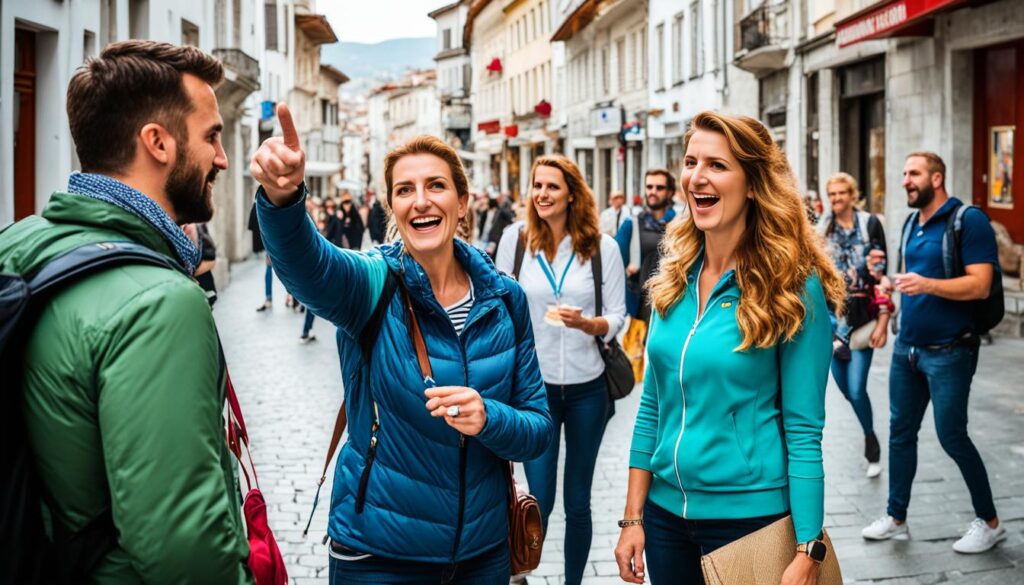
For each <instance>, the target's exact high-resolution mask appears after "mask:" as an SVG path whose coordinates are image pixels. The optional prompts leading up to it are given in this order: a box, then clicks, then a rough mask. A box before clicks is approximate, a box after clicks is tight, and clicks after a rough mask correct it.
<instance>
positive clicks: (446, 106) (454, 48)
mask: <svg viewBox="0 0 1024 585" xmlns="http://www.w3.org/2000/svg"><path fill="white" fill-rule="evenodd" d="M469 5H470V0H458V1H456V2H453V3H451V4H448V5H447V6H443V7H441V8H438V9H437V10H434V11H433V12H431V13H430V14H429V15H428V16H430V17H431V18H433V19H434V21H435V22H436V23H437V53H436V54H435V55H434V62H436V63H437V99H438V100H439V101H440V105H441V127H442V129H443V130H444V139H445V141H446V142H448V144H450V145H452V147H453V148H455V149H456V150H460V151H464V149H465V148H466V147H467V145H468V144H469V141H470V126H471V124H472V120H473V116H472V108H471V107H470V102H469V85H470V77H471V75H472V72H471V66H470V60H469V50H468V49H466V47H465V46H464V45H463V42H462V41H463V34H462V33H463V29H464V28H465V26H466V17H467V16H468V14H469ZM464 152H465V151H464ZM467 162H471V161H467ZM467 166H469V165H467Z"/></svg>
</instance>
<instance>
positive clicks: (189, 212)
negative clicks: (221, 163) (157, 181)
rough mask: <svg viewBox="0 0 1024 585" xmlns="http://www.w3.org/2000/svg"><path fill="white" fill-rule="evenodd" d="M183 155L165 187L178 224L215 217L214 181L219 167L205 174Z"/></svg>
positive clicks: (203, 220)
mask: <svg viewBox="0 0 1024 585" xmlns="http://www.w3.org/2000/svg"><path fill="white" fill-rule="evenodd" d="M190 162H191V161H189V160H187V157H184V156H183V157H181V158H179V159H178V162H177V163H175V165H174V168H173V169H172V170H171V175H170V176H169V177H167V183H166V185H165V186H164V191H166V192H167V200H168V201H169V202H170V204H171V208H172V209H174V214H175V215H176V216H177V217H176V219H177V222H178V223H179V224H186V223H205V222H207V221H210V219H211V218H212V217H213V185H212V183H213V181H214V179H215V178H216V177H217V172H218V171H217V169H216V167H215V168H213V169H211V170H210V172H209V173H207V174H206V176H205V177H204V176H203V171H202V169H200V168H199V165H192V164H189V163H190Z"/></svg>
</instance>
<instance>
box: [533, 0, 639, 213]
mask: <svg viewBox="0 0 1024 585" xmlns="http://www.w3.org/2000/svg"><path fill="white" fill-rule="evenodd" d="M562 8H563V9H562V10H561V11H560V12H559V13H558V14H557V16H556V19H557V22H558V27H557V29H556V30H555V32H554V34H553V36H552V40H553V41H562V42H564V63H565V64H564V75H563V77H562V82H561V83H562V91H563V92H564V97H563V99H564V100H565V101H566V103H567V106H566V117H565V118H566V122H567V124H566V128H565V130H564V136H565V151H566V154H567V155H569V156H570V157H571V158H573V159H574V160H575V161H576V163H577V164H578V165H579V166H580V170H581V171H583V174H584V177H585V178H586V180H587V182H588V183H589V184H590V186H591V188H592V189H593V190H594V194H595V196H596V197H597V200H598V202H599V206H600V207H602V208H603V207H606V206H607V204H608V196H609V195H610V194H611V193H612V192H614V191H620V190H621V191H625V192H626V194H627V197H629V198H632V196H633V195H642V194H643V187H642V182H643V173H644V170H645V168H646V158H645V155H644V151H645V143H646V136H647V129H646V121H647V110H648V106H647V104H648V101H649V95H648V90H647V86H648V77H649V65H648V57H647V55H648V31H647V14H648V13H647V10H648V8H647V2H644V1H641V0H617V1H611V2H609V1H605V2H599V1H593V0H583V1H579V0H577V1H576V2H573V3H566V4H563V5H562Z"/></svg>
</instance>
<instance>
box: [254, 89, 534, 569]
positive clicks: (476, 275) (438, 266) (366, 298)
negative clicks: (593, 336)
mask: <svg viewBox="0 0 1024 585" xmlns="http://www.w3.org/2000/svg"><path fill="white" fill-rule="evenodd" d="M278 116H279V119H280V120H281V125H282V129H283V130H284V135H283V136H282V137H276V138H271V139H268V140H267V141H266V142H264V143H263V145H262V146H261V147H260V149H259V150H258V151H257V152H256V154H255V155H254V156H253V159H252V164H251V167H250V168H251V170H252V174H253V177H254V178H256V179H257V180H258V181H259V182H260V184H261V185H262V187H261V188H260V190H259V191H258V192H257V213H258V215H259V222H260V228H261V230H262V233H263V238H264V242H265V245H266V248H267V251H268V252H269V254H270V257H271V258H272V260H273V263H274V266H275V268H276V269H277V271H278V274H279V275H280V278H281V280H282V281H283V282H284V283H285V286H287V288H288V290H290V291H292V292H293V293H294V295H295V296H296V298H298V299H299V300H300V301H301V302H302V303H303V304H304V305H306V306H307V307H308V308H309V309H310V310H312V311H313V312H314V313H316V314H317V315H318V316H320V317H322V318H324V319H327V320H328V321H330V322H332V323H334V324H335V325H337V327H338V348H339V354H340V358H341V369H342V377H343V381H344V386H345V394H346V410H347V414H348V421H349V427H348V429H349V435H348V440H347V442H346V443H345V445H344V446H343V447H342V450H341V454H340V455H339V457H338V461H337V465H336V468H335V473H334V492H333V494H332V496H331V510H330V517H329V522H328V527H327V532H328V535H329V536H330V539H331V549H330V555H331V558H330V581H331V583H332V585H339V584H347V583H371V582H372V583H423V584H426V583H474V584H476V583H480V584H490V583H494V584H499V583H500V584H505V583H508V579H509V572H510V563H509V551H508V528H507V517H506V515H507V498H508V484H507V480H506V477H505V471H504V468H503V465H507V464H506V463H505V461H507V460H513V461H522V460H529V459H532V458H535V457H538V456H539V455H540V454H541V453H543V452H544V449H545V447H546V446H547V444H548V443H549V442H550V440H551V434H552V429H553V426H552V422H551V417H550V415H549V413H548V409H547V399H546V396H545V390H544V382H543V380H542V379H541V375H540V370H539V368H538V365H537V357H536V353H535V351H534V341H533V331H532V329H531V326H530V317H529V312H528V308H527V304H526V299H525V298H524V296H523V292H522V290H521V289H520V288H519V286H518V285H517V284H515V282H514V281H513V280H511V279H510V278H508V277H505V276H503V275H501V274H500V273H499V272H498V271H497V270H496V269H495V268H494V265H493V264H492V263H491V261H490V259H489V258H488V257H487V256H486V255H485V254H484V253H482V252H480V251H478V250H476V249H474V248H472V247H471V246H469V245H468V244H466V243H464V242H462V241H459V240H456V239H455V237H454V236H455V233H456V229H457V227H458V224H459V221H460V218H462V217H463V216H464V215H465V214H466V213H467V212H468V205H469V186H468V180H467V178H466V173H465V170H464V169H463V167H462V163H461V161H460V159H459V157H458V154H457V153H456V152H455V151H454V150H453V149H452V148H451V147H449V146H448V145H447V144H445V143H444V142H442V141H440V140H438V139H436V138H433V137H427V136H421V137H418V138H415V139H413V140H411V141H410V142H409V143H407V144H406V145H405V146H403V147H400V148H398V149H396V150H394V151H392V152H391V153H389V154H388V156H387V158H386V160H385V171H384V172H385V182H386V184H387V201H388V204H389V206H390V207H391V209H392V211H393V213H394V215H395V220H396V223H397V227H398V231H399V234H400V235H401V241H400V242H398V243H395V244H392V245H388V246H381V247H379V248H376V249H374V250H372V251H370V252H369V253H366V254H362V253H358V252H354V251H351V250H341V249H338V248H337V247H335V246H333V245H331V244H330V243H329V242H327V241H326V240H325V239H323V237H321V236H320V235H319V234H318V233H317V232H316V229H315V228H314V227H313V225H312V224H311V223H310V222H309V220H308V219H306V215H305V212H304V210H303V204H302V200H303V198H304V197H305V196H306V189H305V186H304V184H303V174H302V173H303V167H304V155H303V153H302V151H301V147H300V146H299V144H300V143H299V140H298V136H297V135H296V133H295V130H294V126H293V125H292V123H291V116H290V114H289V113H288V110H287V107H285V106H280V107H279V108H278ZM389 278H398V279H401V281H403V282H404V286H405V287H406V289H407V290H408V291H409V297H410V299H411V303H412V306H413V310H414V312H415V315H416V318H417V320H418V322H419V326H420V328H421V330H422V332H423V337H424V339H425V342H426V349H427V353H428V355H429V358H430V363H431V366H432V370H433V380H434V382H435V383H436V385H433V384H428V383H426V381H425V380H424V378H423V376H422V375H421V372H420V369H419V366H418V363H417V360H416V353H415V350H414V348H413V344H412V339H411V335H410V330H409V328H408V327H407V325H408V324H407V322H406V316H405V312H404V309H403V305H402V295H401V294H393V295H390V296H386V295H382V291H385V288H386V287H385V285H386V281H388V279H389ZM381 299H383V302H387V303H388V304H387V305H386V306H383V307H382V310H383V311H384V315H383V320H382V321H381V324H380V332H379V334H378V335H377V336H376V341H375V343H374V344H373V345H372V349H370V350H369V352H368V356H369V363H366V360H364V359H363V353H362V349H361V347H360V339H361V334H362V331H363V327H364V326H365V325H366V323H367V322H368V321H369V319H370V317H371V315H372V314H373V313H374V311H375V309H376V308H377V304H378V302H380V301H381ZM428 386H429V387H428Z"/></svg>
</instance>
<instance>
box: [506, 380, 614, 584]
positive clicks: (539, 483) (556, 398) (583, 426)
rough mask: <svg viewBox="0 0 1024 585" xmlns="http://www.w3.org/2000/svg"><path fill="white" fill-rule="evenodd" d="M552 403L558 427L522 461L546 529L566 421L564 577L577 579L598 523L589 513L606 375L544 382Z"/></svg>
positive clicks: (605, 412) (575, 581) (602, 425)
mask: <svg viewBox="0 0 1024 585" xmlns="http://www.w3.org/2000/svg"><path fill="white" fill-rule="evenodd" d="M545 386H547V391H548V408H549V409H550V410H551V418H552V419H553V420H554V422H555V428H556V429H557V430H558V432H556V433H554V434H553V435H552V437H551V444H550V445H548V448H547V449H546V450H545V451H544V454H543V455H541V456H540V457H539V458H537V459H534V460H533V461H527V462H525V463H523V467H524V468H525V469H526V480H527V482H528V483H529V484H530V493H532V494H533V495H534V496H535V497H536V498H537V502H538V503H539V504H540V512H541V517H542V518H543V520H544V530H545V531H546V530H547V527H548V517H550V516H551V510H552V509H553V508H554V507H555V486H556V484H557V482H558V449H559V442H560V440H561V435H562V432H561V429H562V426H563V425H564V426H565V478H564V480H563V481H564V484H563V486H562V503H563V505H564V506H565V583H566V585H576V584H578V583H579V582H580V581H581V580H582V579H583V571H584V570H586V568H587V557H588V556H589V555H590V541H591V540H592V538H593V533H594V526H593V522H592V521H591V517H590V487H591V485H592V484H593V483H594V466H595V465H596V464H597V452H598V450H599V449H600V448H601V437H603V436H604V428H605V424H606V423H607V421H608V388H607V385H606V384H605V381H604V375H602V376H600V377H598V378H597V379H596V380H591V381H590V382H584V383H582V384H566V385H562V384H545Z"/></svg>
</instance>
